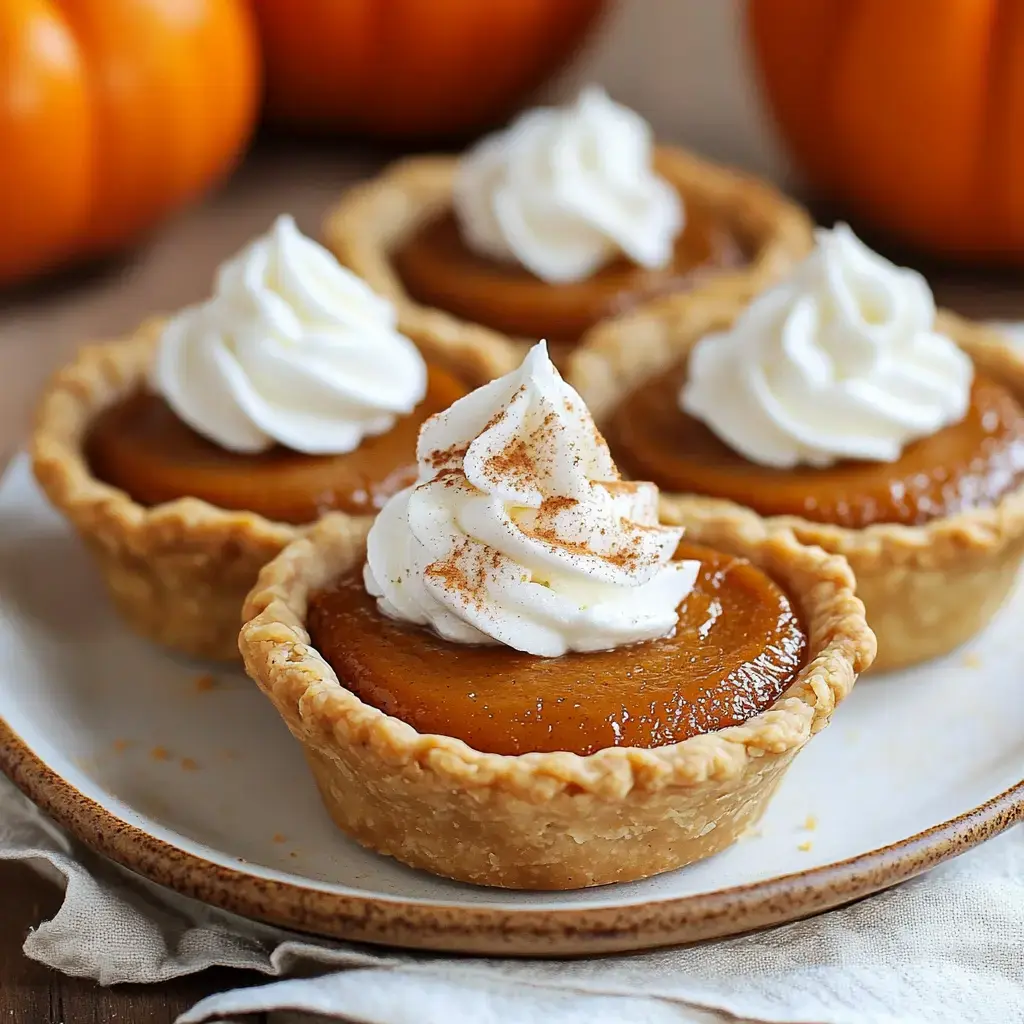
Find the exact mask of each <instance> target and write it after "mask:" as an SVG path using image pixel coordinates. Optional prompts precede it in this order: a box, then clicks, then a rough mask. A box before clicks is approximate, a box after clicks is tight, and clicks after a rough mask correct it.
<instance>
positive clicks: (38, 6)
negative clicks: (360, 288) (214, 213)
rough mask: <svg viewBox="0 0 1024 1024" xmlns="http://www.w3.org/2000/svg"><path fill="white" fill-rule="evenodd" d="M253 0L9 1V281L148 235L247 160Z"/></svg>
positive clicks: (5, 269)
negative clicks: (240, 159) (242, 157)
mask: <svg viewBox="0 0 1024 1024" xmlns="http://www.w3.org/2000/svg"><path fill="white" fill-rule="evenodd" d="M258 77H259V71H258V58H257V50H256V39H255V33H254V30H253V27H252V25H251V23H250V15H249V12H248V9H247V8H246V7H245V5H244V3H243V2H242V0H2V2H0V285H7V284H11V283H13V282H16V281H20V280H23V279H25V278H28V277H30V276H32V275H34V274H37V273H39V272H40V271H43V270H46V269H49V268H51V267H53V266H55V265H57V264H61V263H65V262H68V261H69V260H72V259H77V258H80V257H85V256H94V255H98V254H102V253H105V252H109V251H110V250H113V249H116V248H117V247H120V246H122V245H124V244H126V243H128V242H131V241H134V240H135V239H136V238H138V237H139V236H140V235H141V234H142V233H143V232H145V230H146V229H147V228H149V227H150V226H152V225H153V224H154V223H155V222H156V221H157V220H159V219H160V218H161V217H163V216H165V215H166V214H168V213H169V212H170V211H171V210H173V209H175V208H176V207H178V206H180V205H181V204H183V203H185V202H186V201H188V200H189V199H191V198H193V197H194V196H195V195H197V194H198V193H199V192H201V191H202V190H203V189H204V188H206V187H207V186H209V185H210V184H211V182H212V181H214V180H215V179H216V178H217V177H218V176H219V175H221V174H223V173H224V172H225V171H226V170H227V169H228V168H229V167H230V165H231V164H232V162H233V161H234V160H235V158H236V156H237V155H238V153H239V152H240V150H241V148H242V147H243V145H244V143H245V142H246V140H247V138H248V136H249V132H250V130H251V128H252V125H253V121H254V118H255V114H256V110H257V106H258V102H257V101H258V91H259V90H258Z"/></svg>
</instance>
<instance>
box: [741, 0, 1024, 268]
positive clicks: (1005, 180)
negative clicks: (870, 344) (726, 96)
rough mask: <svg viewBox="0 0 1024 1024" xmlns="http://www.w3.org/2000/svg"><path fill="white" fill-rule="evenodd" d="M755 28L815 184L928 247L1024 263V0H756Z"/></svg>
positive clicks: (794, 150) (763, 64) (783, 121)
mask: <svg viewBox="0 0 1024 1024" xmlns="http://www.w3.org/2000/svg"><path fill="white" fill-rule="evenodd" d="M749 28H750V38H751V41H752V44H753V49H754V53H755V57H756V60H757V63H758V66H759V70H760V74H761V79H762V84H763V87H764V90H765V95H766V97H767V100H768V102H769V104H770V106H771V108H772V111H773V112H774V115H775V118H776V121H777V124H778V128H779V130H780V131H781V133H782V135H783V137H784V140H785V143H786V144H787V146H788V148H789V150H790V153H791V155H792V156H793V158H794V160H795V161H796V163H797V164H798V166H799V169H800V170H801V171H802V172H803V173H804V175H805V176H806V177H807V179H808V180H809V182H810V183H811V184H812V185H813V186H814V187H815V190H816V191H817V192H819V193H821V194H822V195H824V196H826V197H828V198H830V199H832V200H835V201H837V202H838V203H839V204H841V208H842V211H843V212H844V213H846V212H847V211H849V215H851V216H853V217H855V218H857V219H858V220H859V221H861V222H863V223H864V224H865V225H868V226H870V227H872V228H874V229H876V230H878V231H881V232H884V233H885V234H887V235H888V236H890V237H893V238H897V239H899V240H901V241H903V242H906V243H910V244H911V245H913V246H915V247H917V248H920V249H924V250H927V251H930V252H932V253H939V254H942V255H944V256H948V257H953V258H955V259H959V260H981V261H992V262H1012V263H1022V262H1024V130H1022V129H1024V4H1021V3H1020V2H1019V0H750V6H749Z"/></svg>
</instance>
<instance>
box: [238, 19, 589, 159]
mask: <svg viewBox="0 0 1024 1024" xmlns="http://www.w3.org/2000/svg"><path fill="white" fill-rule="evenodd" d="M252 5H253V9H254V10H255V12H256V16H257V18H258V20H259V24H260V35H261V38H262V41H263V52H264V61H265V69H266V106H267V114H268V116H269V118H270V119H271V120H273V121H276V122H283V123H286V124H290V125H299V126H303V127H308V128H316V129H319V130H333V131H335V132H338V131H341V132H357V133H359V134H363V135H368V136H374V137H377V138H389V139H402V140H406V141H408V140H413V139H436V138H439V137H451V136H457V135H464V134H467V133H470V132H474V131H478V130H480V129H482V128H486V127H489V126H490V125H493V124H496V123H498V122H500V121H502V120H504V118H506V117H507V116H508V115H509V114H511V113H512V112H513V111H514V110H515V109H516V107H517V106H518V105H519V104H520V102H521V101H522V100H523V99H524V98H525V97H526V96H527V95H528V94H529V93H530V92H531V91H532V90H533V89H535V88H536V87H537V86H539V85H540V84H541V82H543V81H544V79H546V78H547V77H548V75H550V74H551V73H552V72H553V71H554V70H556V69H557V68H559V67H560V65H561V64H563V62H564V61H565V60H566V58H567V57H568V56H569V55H570V54H571V53H572V52H573V50H574V49H575V48H576V47H577V46H578V45H579V43H580V41H581V39H582V37H583V35H584V34H585V32H586V30H587V29H588V28H589V27H590V26H591V24H592V23H593V22H594V20H595V18H596V16H597V15H598V13H599V12H600V10H601V8H602V7H603V6H604V3H603V0H252Z"/></svg>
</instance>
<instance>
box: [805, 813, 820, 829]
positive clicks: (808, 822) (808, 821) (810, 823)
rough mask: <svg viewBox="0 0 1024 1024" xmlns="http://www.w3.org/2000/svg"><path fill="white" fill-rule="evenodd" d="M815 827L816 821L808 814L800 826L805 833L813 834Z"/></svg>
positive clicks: (816, 825)
mask: <svg viewBox="0 0 1024 1024" xmlns="http://www.w3.org/2000/svg"><path fill="white" fill-rule="evenodd" d="M817 827H818V819H817V818H816V817H815V816H814V815H813V814H808V815H807V817H806V818H805V819H804V823H803V825H802V826H801V828H803V829H804V831H805V832H813V831H814V830H815V829H816V828H817Z"/></svg>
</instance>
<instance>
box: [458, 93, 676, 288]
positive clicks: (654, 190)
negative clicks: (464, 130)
mask: <svg viewBox="0 0 1024 1024" xmlns="http://www.w3.org/2000/svg"><path fill="white" fill-rule="evenodd" d="M652 151H653V143H652V137H651V129H650V126H649V125H648V124H647V122H646V121H644V120H643V118H641V117H640V116H639V115H638V114H636V113H634V112H633V111H631V110H628V109H627V108H626V107H623V106H620V105H619V104H617V103H614V102H612V100H610V99H609V98H608V96H607V95H606V94H605V92H604V91H603V90H601V89H597V88H590V89H585V90H584V91H583V92H582V93H581V94H580V97H579V99H578V100H577V101H576V103H575V104H573V105H572V106H570V107H566V108H551V107H541V108H538V109H536V110H531V111H527V112H526V113H525V114H522V115H521V116H520V117H519V118H518V119H517V120H516V121H514V122H513V123H512V125H511V126H510V127H509V128H508V129H506V130H505V131H503V132H499V133H496V134H494V135H490V136H488V137H487V138H485V139H483V140H482V141H481V142H480V143H478V144H477V145H476V146H475V147H474V148H473V149H472V150H470V152H469V153H467V154H466V156H464V157H463V159H462V162H461V165H460V167H459V172H458V175H457V177H456V181H455V194H454V206H455V215H456V217H457V218H458V221H459V225H460V228H461V230H462V234H463V237H464V238H465V239H466V242H467V243H468V245H469V246H470V247H471V248H473V249H474V250H476V251H477V252H479V253H480V254H481V255H484V256H488V257H490V258H492V259H497V260H504V261H506V262H515V263H518V264H520V265H521V266H523V267H525V268H526V269H527V270H529V271H531V272H532V273H533V274H535V275H536V276H537V277H539V278H541V279H543V280H544V281H548V282H550V283H552V284H559V283H565V282H569V281H581V280H583V279H585V278H587V277H589V276H590V275H591V274H593V273H594V271H596V270H598V269H599V268H600V267H601V266H603V265H604V264H605V263H607V262H608V261H609V260H611V259H612V258H613V257H615V256H618V255H620V254H623V255H625V256H626V257H628V258H629V259H630V260H632V261H633V262H634V263H638V264H640V265H641V266H644V267H650V268H657V267H663V266H665V265H667V264H668V262H669V260H671V258H672V249H673V243H674V240H675V238H676V236H677V235H678V234H679V233H680V231H682V229H683V206H682V202H681V201H680V198H679V194H678V192H676V190H675V189H674V188H673V187H672V186H671V185H670V184H669V183H668V182H667V181H665V180H664V179H662V178H660V177H659V176H658V175H657V174H655V172H654V170H653V167H652V163H651V158H652Z"/></svg>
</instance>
